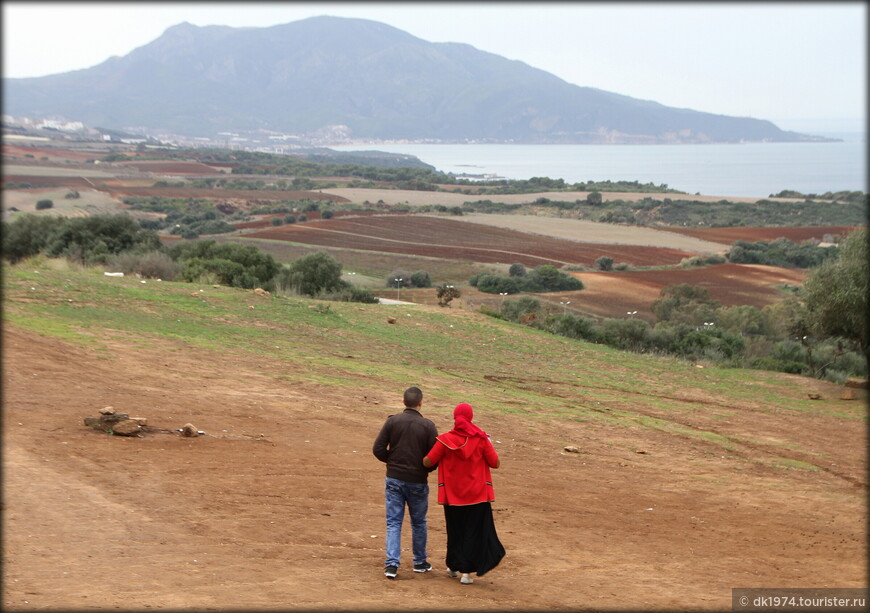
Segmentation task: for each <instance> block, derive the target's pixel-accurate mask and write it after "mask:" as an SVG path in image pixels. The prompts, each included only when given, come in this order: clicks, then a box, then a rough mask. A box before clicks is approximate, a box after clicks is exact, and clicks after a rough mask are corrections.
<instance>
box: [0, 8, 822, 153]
mask: <svg viewBox="0 0 870 613" xmlns="http://www.w3.org/2000/svg"><path fill="white" fill-rule="evenodd" d="M4 85H5V87H4V94H3V100H4V107H5V110H4V112H5V113H6V114H9V115H25V116H34V115H35V116H46V117H47V116H59V117H63V118H66V119H68V120H76V121H83V122H85V123H87V124H90V125H103V126H106V127H112V128H125V127H129V126H137V127H141V128H143V129H146V130H151V131H154V132H159V131H164V132H172V133H177V134H185V135H190V136H213V135H215V134H217V133H220V132H227V131H257V130H261V131H262V130H265V131H271V132H276V133H282V134H295V135H299V136H301V137H306V136H312V135H316V134H318V133H323V132H324V131H332V132H335V133H337V134H338V136H339V137H342V136H343V137H345V138H353V139H374V140H400V139H402V140H428V141H442V142H465V141H469V140H471V141H475V142H514V143H588V144H604V143H650V144H660V143H719V142H744V141H778V142H796V141H805V140H820V139H819V138H818V137H810V136H806V135H802V134H798V133H795V132H787V131H783V130H780V129H779V128H778V127H776V126H775V125H774V124H773V123H772V122H770V121H766V120H761V119H751V118H739V117H729V116H725V115H716V114H712V113H704V112H700V111H694V110H691V109H678V108H672V107H666V106H664V105H662V104H659V103H657V102H654V101H651V100H640V99H636V98H631V97H629V96H624V95H621V94H616V93H613V92H608V91H605V90H600V89H596V88H592V87H585V86H579V85H574V84H571V83H568V82H566V81H564V80H563V79H561V78H559V77H557V76H555V75H553V74H551V73H548V72H546V71H543V70H540V69H537V68H534V67H532V66H529V65H528V64H526V63H524V62H522V61H520V60H510V59H507V58H504V57H502V56H499V55H496V54H493V53H489V52H486V51H481V50H478V49H476V48H475V47H473V46H471V45H468V44H465V43H430V42H427V41H425V40H423V39H420V38H417V37H415V36H413V35H411V34H409V33H407V32H404V31H402V30H399V29H397V28H394V27H393V26H390V25H387V24H383V23H380V22H376V21H370V20H365V19H351V18H342V17H329V16H321V17H311V18H308V19H304V20H301V21H295V22H290V23H285V24H278V25H275V26H269V27H266V28H250V27H249V28H233V27H231V26H222V25H221V26H202V27H201V26H195V25H192V24H190V23H187V22H182V23H180V24H177V25H175V26H172V27H170V28H168V29H167V30H166V31H165V32H164V33H163V34H162V35H161V36H160V37H159V38H157V39H155V40H154V41H152V42H151V43H148V44H146V45H143V46H141V47H138V48H136V49H134V50H133V51H131V52H130V53H128V54H127V55H125V56H123V57H117V56H115V57H112V58H109V59H107V60H106V61H104V62H102V63H101V64H98V65H96V66H93V67H91V68H86V69H82V70H76V71H72V72H67V73H60V74H56V75H49V76H45V77H31V78H21V79H8V78H4ZM83 92H84V94H83Z"/></svg>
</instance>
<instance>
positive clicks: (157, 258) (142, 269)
mask: <svg viewBox="0 0 870 613" xmlns="http://www.w3.org/2000/svg"><path fill="white" fill-rule="evenodd" d="M107 264H108V266H109V267H111V268H112V269H113V270H116V271H119V272H123V273H124V274H128V275H133V274H138V275H140V276H142V277H145V278H146V279H162V280H164V281H172V280H173V279H175V276H176V274H177V272H178V270H177V266H176V264H175V262H174V261H173V260H172V258H171V257H169V256H168V255H167V254H165V253H163V252H160V251H148V252H146V253H134V252H132V251H125V252H124V253H119V254H117V255H115V256H113V257H110V258H109V260H108V263H107Z"/></svg>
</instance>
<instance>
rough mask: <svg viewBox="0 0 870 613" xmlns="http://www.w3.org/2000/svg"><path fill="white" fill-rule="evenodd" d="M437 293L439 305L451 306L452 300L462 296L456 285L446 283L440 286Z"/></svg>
mask: <svg viewBox="0 0 870 613" xmlns="http://www.w3.org/2000/svg"><path fill="white" fill-rule="evenodd" d="M435 295H436V296H437V297H438V306H450V301H451V300H453V299H454V298H460V297H462V292H460V291H459V290H458V289H457V288H455V287H454V286H452V285H447V284H446V283H444V284H441V285H439V286H438V288H437V289H436V290H435Z"/></svg>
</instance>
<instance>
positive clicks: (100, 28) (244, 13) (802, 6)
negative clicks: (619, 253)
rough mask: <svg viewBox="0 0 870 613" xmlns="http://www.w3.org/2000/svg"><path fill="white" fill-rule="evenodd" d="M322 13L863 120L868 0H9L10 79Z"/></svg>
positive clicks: (744, 107)
mask: <svg viewBox="0 0 870 613" xmlns="http://www.w3.org/2000/svg"><path fill="white" fill-rule="evenodd" d="M317 15H333V16H338V17H358V18H364V19H371V20H374V21H380V22H383V23H387V24H389V25H392V26H394V27H396V28H399V29H401V30H405V31H406V32H409V33H410V34H413V35H414V36H417V37H418V38H422V39H424V40H427V41H430V42H461V43H468V44H470V45H472V46H474V47H476V48H478V49H480V50H482V51H488V52H491V53H496V54H498V55H502V56H504V57H507V58H509V59H514V60H521V61H523V62H525V63H526V64H529V65H531V66H534V67H535V68H540V69H542V70H546V71H547V72H550V73H552V74H554V75H556V76H558V77H560V78H562V79H564V80H565V81H568V82H569V83H573V84H575V85H582V86H589V87H597V88H599V89H604V90H607V91H611V92H615V93H618V94H624V95H627V96H632V97H634V98H641V99H645V100H654V101H656V102H660V103H662V104H665V105H667V106H673V107H678V108H690V109H694V110H698V111H705V112H710V113H718V114H723V115H734V116H741V117H755V118H759V119H770V120H772V121H774V122H775V123H776V124H777V125H778V126H779V127H781V128H784V129H789V130H799V131H800V130H816V131H840V130H843V131H850V130H854V131H858V130H864V129H866V106H867V87H866V79H867V5H866V3H865V2H795V3H791V2H772V3H764V2H738V3H725V2H722V3H720V2H679V3H664V2H663V3H658V2H626V3H618V2H606V3H595V2H556V3H541V2H528V3H524V2H504V3H502V2H477V3H473V2H444V3H439V2H343V3H331V2H263V3H256V2H249V3H244V4H242V3H234V2H198V3H197V2H194V3H183V2H131V1H128V2H99V3H85V2H82V3H79V2H61V3H53V2H40V1H38V0H37V1H32V0H29V1H27V2H6V1H4V2H3V21H2V24H3V75H4V76H6V77H32V76H42V75H47V74H53V73H58V72H66V71H69V70H76V69H80V68H88V67H90V66H94V65H96V64H99V63H101V62H103V61H104V60H106V59H108V58H109V57H111V56H113V55H125V54H127V53H129V52H130V51H132V50H133V49H135V48H136V47H140V46H142V45H145V44H147V43H149V42H151V41H153V40H154V39H156V38H158V37H159V36H160V35H161V34H162V33H163V32H164V31H165V30H166V29H167V28H168V27H170V26H173V25H175V24H178V23H181V22H183V21H187V22H190V23H192V24H194V25H200V26H205V25H229V26H236V27H240V26H271V25H276V24H281V23H288V22H291V21H298V20H300V19H305V18H307V17H313V16H317Z"/></svg>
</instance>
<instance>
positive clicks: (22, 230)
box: [0, 213, 66, 264]
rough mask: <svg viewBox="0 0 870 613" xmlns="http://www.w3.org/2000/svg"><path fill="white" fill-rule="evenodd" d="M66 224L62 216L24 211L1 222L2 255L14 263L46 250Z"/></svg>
mask: <svg viewBox="0 0 870 613" xmlns="http://www.w3.org/2000/svg"><path fill="white" fill-rule="evenodd" d="M65 224H66V219H64V218H63V217H54V216H42V215H34V214H33V213H24V214H22V215H20V216H18V217H16V218H15V220H14V221H11V222H6V221H4V222H2V224H0V227H2V235H0V236H2V240H3V243H2V244H3V257H4V258H6V259H7V260H9V261H10V262H11V263H13V264H15V263H17V262H19V261H20V260H23V259H24V258H28V257H31V256H34V255H36V254H38V253H42V252H44V251H46V249H47V248H48V245H49V244H50V243H51V241H52V240H53V239H54V236H55V235H56V234H57V233H58V232H59V230H60V229H61V228H62V227H63V226H64V225H65Z"/></svg>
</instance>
